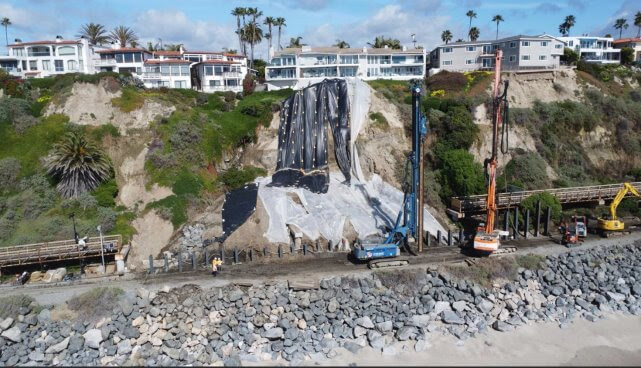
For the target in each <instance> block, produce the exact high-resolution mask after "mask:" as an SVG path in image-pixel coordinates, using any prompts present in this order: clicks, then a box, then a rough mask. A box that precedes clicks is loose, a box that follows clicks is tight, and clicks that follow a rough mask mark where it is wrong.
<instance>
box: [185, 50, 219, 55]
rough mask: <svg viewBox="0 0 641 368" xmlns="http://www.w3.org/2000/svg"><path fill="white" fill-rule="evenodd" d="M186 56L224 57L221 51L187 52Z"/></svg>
mask: <svg viewBox="0 0 641 368" xmlns="http://www.w3.org/2000/svg"><path fill="white" fill-rule="evenodd" d="M185 54H189V55H198V54H201V55H222V54H223V53H222V52H220V51H187V50H185Z"/></svg>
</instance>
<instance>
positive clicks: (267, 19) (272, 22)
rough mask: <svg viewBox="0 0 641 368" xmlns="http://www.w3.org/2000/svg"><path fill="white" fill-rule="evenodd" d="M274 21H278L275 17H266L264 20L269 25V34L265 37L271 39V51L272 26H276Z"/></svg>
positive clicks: (270, 46) (270, 47) (270, 44)
mask: <svg viewBox="0 0 641 368" xmlns="http://www.w3.org/2000/svg"><path fill="white" fill-rule="evenodd" d="M274 21H276V19H275V18H274V17H265V20H264V21H263V24H266V25H267V35H265V38H266V39H268V40H269V42H268V47H269V50H270V52H271V49H272V27H273V26H274Z"/></svg>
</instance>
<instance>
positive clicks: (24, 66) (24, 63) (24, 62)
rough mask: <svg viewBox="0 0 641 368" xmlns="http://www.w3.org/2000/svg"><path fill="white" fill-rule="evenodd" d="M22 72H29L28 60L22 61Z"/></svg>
mask: <svg viewBox="0 0 641 368" xmlns="http://www.w3.org/2000/svg"><path fill="white" fill-rule="evenodd" d="M22 70H27V60H22Z"/></svg>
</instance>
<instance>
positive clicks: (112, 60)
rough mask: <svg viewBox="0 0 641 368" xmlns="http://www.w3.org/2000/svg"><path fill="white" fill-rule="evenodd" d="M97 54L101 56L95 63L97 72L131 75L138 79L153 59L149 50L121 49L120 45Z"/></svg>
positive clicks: (114, 45) (99, 51)
mask: <svg viewBox="0 0 641 368" xmlns="http://www.w3.org/2000/svg"><path fill="white" fill-rule="evenodd" d="M96 53H97V54H98V56H99V58H98V59H97V60H96V61H95V65H96V72H116V73H131V74H132V75H136V76H138V77H140V76H141V75H142V73H143V70H144V65H145V61H146V60H147V59H152V53H151V52H150V51H148V50H145V49H141V48H134V47H120V45H118V44H113V45H112V46H111V48H107V49H102V50H98V51H96Z"/></svg>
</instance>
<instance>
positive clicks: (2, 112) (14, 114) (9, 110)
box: [0, 97, 31, 124]
mask: <svg viewBox="0 0 641 368" xmlns="http://www.w3.org/2000/svg"><path fill="white" fill-rule="evenodd" d="M30 108H31V107H30V105H29V102H28V101H27V100H23V99H20V98H11V97H2V98H0V123H8V124H12V123H13V121H14V119H16V118H18V117H21V116H31V113H30Z"/></svg>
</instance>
